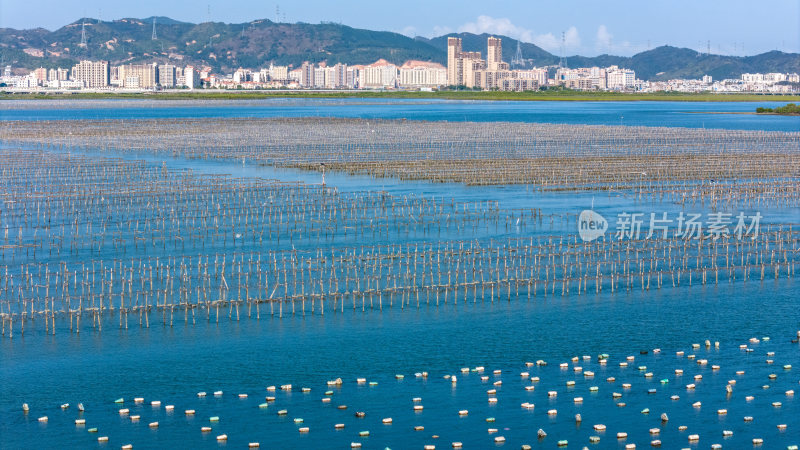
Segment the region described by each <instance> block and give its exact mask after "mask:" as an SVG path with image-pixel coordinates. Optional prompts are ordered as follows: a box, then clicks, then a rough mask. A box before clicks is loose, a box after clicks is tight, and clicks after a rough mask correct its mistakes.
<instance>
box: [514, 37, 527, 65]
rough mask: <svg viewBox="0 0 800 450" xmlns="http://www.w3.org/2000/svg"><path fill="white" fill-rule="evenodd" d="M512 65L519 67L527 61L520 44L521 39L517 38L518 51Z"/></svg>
mask: <svg viewBox="0 0 800 450" xmlns="http://www.w3.org/2000/svg"><path fill="white" fill-rule="evenodd" d="M511 65H513V66H514V67H517V68H520V67H522V66H523V65H525V62H524V60H523V59H522V47H521V46H520V44H519V40H517V53H515V54H514V59H512V60H511Z"/></svg>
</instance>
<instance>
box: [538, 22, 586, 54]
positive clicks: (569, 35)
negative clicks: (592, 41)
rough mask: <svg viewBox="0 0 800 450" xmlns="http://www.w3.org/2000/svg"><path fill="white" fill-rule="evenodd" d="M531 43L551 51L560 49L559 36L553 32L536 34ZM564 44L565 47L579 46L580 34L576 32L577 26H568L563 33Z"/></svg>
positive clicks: (574, 47)
mask: <svg viewBox="0 0 800 450" xmlns="http://www.w3.org/2000/svg"><path fill="white" fill-rule="evenodd" d="M533 43H534V44H536V45H538V46H539V47H541V48H543V49H545V50H547V51H549V52H551V53H554V52H555V53H557V52H558V51H560V50H561V37H560V36H556V35H554V34H553V33H545V34H540V35H537V36H536V37H534V39H533ZM564 45H565V47H566V48H567V49H576V48H578V47H580V46H581V36H580V34H578V29H577V28H575V27H569V29H568V30H567V31H566V32H565V33H564Z"/></svg>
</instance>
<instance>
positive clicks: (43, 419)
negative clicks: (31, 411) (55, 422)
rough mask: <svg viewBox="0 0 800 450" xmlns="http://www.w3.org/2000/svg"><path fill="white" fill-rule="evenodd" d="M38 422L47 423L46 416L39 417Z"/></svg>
mask: <svg viewBox="0 0 800 450" xmlns="http://www.w3.org/2000/svg"><path fill="white" fill-rule="evenodd" d="M39 422H47V416H42V417H39Z"/></svg>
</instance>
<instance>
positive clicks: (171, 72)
mask: <svg viewBox="0 0 800 450" xmlns="http://www.w3.org/2000/svg"><path fill="white" fill-rule="evenodd" d="M176 81H177V75H176V71H175V66H173V65H172V64H162V65H160V66H158V84H159V86H161V87H162V88H165V89H169V88H174V87H175V86H176Z"/></svg>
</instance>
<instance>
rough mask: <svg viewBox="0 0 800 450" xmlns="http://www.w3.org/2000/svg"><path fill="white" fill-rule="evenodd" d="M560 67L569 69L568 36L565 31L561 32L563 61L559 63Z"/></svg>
mask: <svg viewBox="0 0 800 450" xmlns="http://www.w3.org/2000/svg"><path fill="white" fill-rule="evenodd" d="M558 67H559V68H561V69H566V68H567V35H566V33H564V32H563V31H562V32H561V59H560V60H559V61H558Z"/></svg>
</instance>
